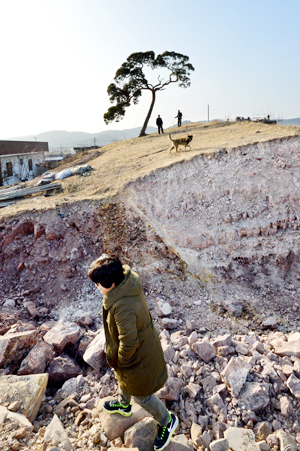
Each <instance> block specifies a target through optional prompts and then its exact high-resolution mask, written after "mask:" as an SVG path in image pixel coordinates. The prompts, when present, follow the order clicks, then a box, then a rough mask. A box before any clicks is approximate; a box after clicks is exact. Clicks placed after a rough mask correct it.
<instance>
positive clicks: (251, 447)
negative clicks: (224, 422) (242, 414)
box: [224, 427, 258, 451]
mask: <svg viewBox="0 0 300 451" xmlns="http://www.w3.org/2000/svg"><path fill="white" fill-rule="evenodd" d="M224 437H225V439H227V441H228V444H229V448H230V449H231V450H232V451H257V450H258V449H257V447H256V445H255V435H254V432H253V431H252V430H251V429H243V428H237V427H230V428H228V429H226V431H225V432H224Z"/></svg>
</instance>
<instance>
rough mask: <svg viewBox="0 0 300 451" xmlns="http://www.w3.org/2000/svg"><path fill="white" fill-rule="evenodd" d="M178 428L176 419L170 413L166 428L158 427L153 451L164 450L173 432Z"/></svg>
mask: <svg viewBox="0 0 300 451" xmlns="http://www.w3.org/2000/svg"><path fill="white" fill-rule="evenodd" d="M177 426H178V418H177V417H176V416H175V415H174V414H173V413H170V421H169V423H168V424H167V426H160V425H158V433H157V437H156V439H155V442H154V449H155V450H156V451H161V450H162V449H165V447H166V446H168V444H169V443H170V440H171V437H172V435H173V432H174V431H175V429H176V428H177Z"/></svg>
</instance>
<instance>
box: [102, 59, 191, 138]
mask: <svg viewBox="0 0 300 451" xmlns="http://www.w3.org/2000/svg"><path fill="white" fill-rule="evenodd" d="M145 66H146V67H149V68H151V69H152V70H154V69H167V70H169V78H168V79H167V80H164V79H163V78H161V76H160V75H158V77H157V83H156V84H151V83H149V81H148V80H147V78H146V76H145V73H144V67H145ZM194 70H195V69H194V67H193V66H192V65H191V64H190V63H189V57H188V56H186V55H182V54H181V53H176V52H164V53H162V54H161V55H157V57H156V58H155V53H154V52H153V51H150V52H137V53H132V54H131V55H130V56H129V57H128V58H127V60H126V61H125V63H123V64H122V66H121V67H120V68H119V69H118V70H117V72H116V75H115V77H114V80H115V83H111V84H110V85H109V86H108V88H107V93H108V95H109V100H110V102H111V103H116V105H114V106H112V107H110V108H109V109H108V111H107V112H106V113H105V114H104V122H105V123H106V125H107V124H109V123H110V122H113V121H116V122H119V121H120V120H121V119H123V117H124V116H125V112H126V111H125V109H126V108H127V107H129V106H130V105H131V102H132V103H133V104H134V105H137V104H138V102H139V97H140V96H141V95H142V91H143V90H148V91H151V93H152V101H151V105H150V108H149V111H148V114H147V116H146V119H145V122H144V125H143V127H142V130H141V132H140V134H139V136H140V137H141V136H145V135H146V129H147V125H148V122H149V119H150V117H151V114H152V110H153V107H154V103H155V99H156V92H157V91H162V90H164V89H165V88H166V86H168V85H169V84H170V83H179V87H180V88H187V87H189V86H190V85H191V82H190V78H189V77H190V72H191V71H194Z"/></svg>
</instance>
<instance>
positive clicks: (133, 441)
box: [124, 418, 157, 451]
mask: <svg viewBox="0 0 300 451" xmlns="http://www.w3.org/2000/svg"><path fill="white" fill-rule="evenodd" d="M156 436H157V422H156V421H155V420H154V419H153V418H144V419H143V420H141V421H139V422H138V423H135V424H134V425H133V426H131V428H129V429H127V431H125V434H124V444H125V447H126V448H138V449H139V451H152V450H153V445H154V441H155V438H156Z"/></svg>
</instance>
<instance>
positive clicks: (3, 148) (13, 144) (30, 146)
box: [0, 141, 49, 156]
mask: <svg viewBox="0 0 300 451" xmlns="http://www.w3.org/2000/svg"><path fill="white" fill-rule="evenodd" d="M48 151H49V147H48V143H47V142H38V141H0V156H4V155H18V154H24V153H37V152H48Z"/></svg>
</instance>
